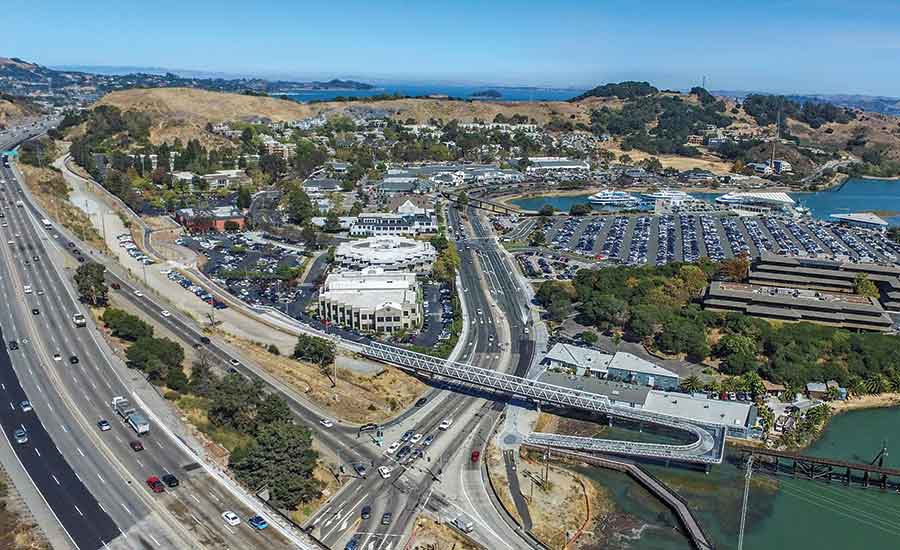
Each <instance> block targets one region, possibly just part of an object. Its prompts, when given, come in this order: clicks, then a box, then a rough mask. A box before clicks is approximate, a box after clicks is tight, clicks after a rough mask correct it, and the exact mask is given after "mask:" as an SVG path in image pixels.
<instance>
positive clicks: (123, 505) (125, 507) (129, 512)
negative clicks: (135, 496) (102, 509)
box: [119, 502, 134, 516]
mask: <svg viewBox="0 0 900 550" xmlns="http://www.w3.org/2000/svg"><path fill="white" fill-rule="evenodd" d="M119 504H121V505H122V508H124V509H125V511H126V512H128V515H129V516H133V515H134V513H133V512H132V511H131V510H129V509H128V506H125V503H124V502H120V503H119Z"/></svg>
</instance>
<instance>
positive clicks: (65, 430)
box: [59, 424, 69, 433]
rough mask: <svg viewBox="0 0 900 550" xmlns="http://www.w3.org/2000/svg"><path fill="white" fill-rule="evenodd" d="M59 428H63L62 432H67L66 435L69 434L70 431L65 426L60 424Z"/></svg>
mask: <svg viewBox="0 0 900 550" xmlns="http://www.w3.org/2000/svg"><path fill="white" fill-rule="evenodd" d="M59 427H60V428H62V431H63V432H65V433H68V432H69V430H67V429H66V427H65V426H63V425H62V424H60V425H59Z"/></svg>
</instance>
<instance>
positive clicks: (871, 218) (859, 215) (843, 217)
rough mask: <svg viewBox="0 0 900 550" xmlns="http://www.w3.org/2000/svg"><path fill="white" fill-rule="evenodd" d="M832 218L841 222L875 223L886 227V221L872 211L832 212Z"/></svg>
mask: <svg viewBox="0 0 900 550" xmlns="http://www.w3.org/2000/svg"><path fill="white" fill-rule="evenodd" d="M831 217H832V218H834V219H835V220H838V221H842V222H854V223H864V224H868V225H877V226H879V227H887V226H888V225H889V224H888V222H886V221H884V220H883V219H881V218H880V217H879V216H876V215H875V214H873V213H872V212H854V213H850V214H832V215H831Z"/></svg>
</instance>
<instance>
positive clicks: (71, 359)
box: [69, 355, 78, 365]
mask: <svg viewBox="0 0 900 550" xmlns="http://www.w3.org/2000/svg"><path fill="white" fill-rule="evenodd" d="M69 363H72V364H73V365H77V364H78V356H77V355H73V356H71V357H69Z"/></svg>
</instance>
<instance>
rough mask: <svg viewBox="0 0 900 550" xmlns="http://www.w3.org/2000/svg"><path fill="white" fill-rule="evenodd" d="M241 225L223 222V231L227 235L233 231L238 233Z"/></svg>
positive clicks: (232, 221) (234, 222) (233, 222)
mask: <svg viewBox="0 0 900 550" xmlns="http://www.w3.org/2000/svg"><path fill="white" fill-rule="evenodd" d="M240 229H241V224H239V223H238V222H236V221H234V220H225V231H227V232H228V233H234V232H235V231H240Z"/></svg>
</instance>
